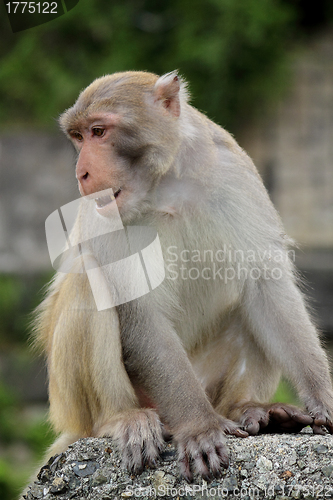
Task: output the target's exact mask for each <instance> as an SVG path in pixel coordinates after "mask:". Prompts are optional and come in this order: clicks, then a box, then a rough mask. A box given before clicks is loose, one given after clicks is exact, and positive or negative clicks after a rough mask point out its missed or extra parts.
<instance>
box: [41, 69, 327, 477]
mask: <svg viewBox="0 0 333 500" xmlns="http://www.w3.org/2000/svg"><path fill="white" fill-rule="evenodd" d="M60 125H61V128H62V130H63V131H64V132H65V133H66V134H67V136H68V137H69V139H70V140H71V142H72V143H73V144H74V147H75V149H76V151H77V162H76V177H77V180H78V186H79V190H80V193H81V195H82V196H83V197H88V198H89V197H90V199H91V198H96V202H95V201H94V202H93V206H94V208H93V210H90V212H89V213H88V211H87V212H86V213H85V211H84V210H81V212H80V213H79V215H78V217H77V220H76V222H75V225H74V228H73V234H79V235H81V240H82V238H83V239H86V240H89V228H92V227H93V228H98V227H99V225H100V224H104V222H105V221H107V220H108V219H110V220H111V219H112V217H113V215H112V214H113V212H114V210H115V209H117V210H118V211H119V215H120V217H121V220H122V223H123V224H124V226H125V228H126V227H129V226H131V227H132V226H140V227H150V228H154V230H156V231H157V234H158V237H159V240H160V244H161V248H162V251H163V257H164V263H165V273H166V276H165V279H164V280H163V282H162V283H161V284H160V285H159V286H157V287H156V288H155V289H153V290H151V291H150V293H147V294H146V295H143V296H141V297H139V298H136V299H134V300H130V301H127V302H125V303H122V304H118V305H116V306H115V307H110V308H105V309H103V310H98V309H97V307H96V303H95V301H94V296H93V293H92V290H91V287H90V283H89V280H88V277H87V273H82V272H76V270H75V263H73V268H72V269H69V270H67V271H66V272H58V273H57V275H56V277H55V279H54V281H53V283H52V284H51V285H50V288H49V291H48V294H47V297H46V298H45V300H44V302H43V303H42V304H41V306H40V307H39V311H38V318H37V320H36V338H37V342H39V343H40V345H41V346H42V347H43V349H44V351H45V353H46V355H47V361H48V373H49V394H50V418H51V422H52V423H53V425H54V427H55V429H56V431H57V432H59V433H60V436H59V437H58V439H57V440H56V442H55V443H54V445H53V446H52V447H51V449H50V450H49V453H50V455H51V454H55V453H59V452H61V451H63V450H64V449H66V447H67V446H68V445H69V444H70V443H72V442H74V441H75V440H77V439H78V438H81V437H86V436H96V437H99V436H111V437H112V438H113V439H114V440H115V442H116V444H117V447H118V449H119V452H120V454H121V456H122V460H123V464H124V466H125V467H127V468H128V469H129V470H130V471H131V472H133V473H139V472H140V471H142V470H143V468H144V467H145V466H153V465H154V464H155V463H156V460H157V459H158V457H159V453H160V451H161V449H162V446H163V442H164V438H166V436H167V435H168V436H172V439H173V440H174V442H175V443H176V446H177V449H178V456H179V466H180V472H181V474H182V476H183V477H184V478H185V479H187V480H188V481H191V480H193V476H194V474H198V475H200V476H202V477H203V478H205V479H210V478H212V477H219V476H220V474H221V471H222V470H223V468H226V467H228V453H227V449H226V444H225V437H224V436H225V434H232V435H235V436H239V437H246V436H248V435H249V434H250V435H254V434H258V433H259V432H298V431H299V430H300V429H302V428H303V427H304V426H307V425H310V426H311V427H312V429H313V432H314V433H317V434H321V433H325V432H329V433H333V423H332V417H333V392H332V386H331V381H330V374H329V368H328V362H327V358H326V355H325V354H324V351H323V350H322V348H321V346H320V342H319V339H318V334H317V331H316V329H315V327H314V325H313V324H312V322H311V320H310V318H309V314H308V312H307V310H306V307H305V305H304V300H303V297H302V295H301V293H300V291H299V289H298V287H297V285H296V283H295V281H296V280H295V277H294V271H293V263H292V262H291V259H290V258H289V252H290V251H289V247H290V245H291V244H292V241H291V240H290V239H288V237H287V236H286V235H285V233H284V230H283V228H282V225H281V221H280V219H279V216H278V214H277V212H276V211H275V209H274V207H273V205H272V203H271V201H270V200H269V197H268V195H267V192H266V190H265V188H264V186H263V183H262V181H261V178H260V176H259V174H258V173H257V171H256V169H255V167H254V165H253V163H252V161H251V160H250V158H249V157H248V156H247V155H246V153H245V152H244V151H243V150H242V149H241V148H240V146H239V145H238V144H237V143H236V141H235V140H234V139H233V138H232V136H231V135H230V134H229V133H228V132H226V131H225V130H224V129H222V128H221V127H219V126H218V125H216V124H215V123H213V122H212V121H210V120H209V119H208V118H207V117H206V116H204V115H203V114H201V113H200V112H199V111H197V110H196V109H195V108H193V107H192V106H190V104H189V103H188V94H187V90H186V83H185V82H184V81H183V80H182V79H181V78H180V77H179V76H178V75H177V73H176V72H173V73H169V74H166V75H164V76H162V77H158V76H156V75H154V74H151V73H146V72H124V73H116V74H113V75H108V76H104V77H102V78H98V79H97V80H95V81H94V82H93V83H92V84H91V85H89V86H88V87H87V88H86V89H85V90H84V91H83V92H82V93H81V94H80V96H79V97H78V99H77V101H76V103H75V104H74V105H73V107H71V108H70V109H68V110H67V111H66V112H65V113H64V114H63V115H62V116H61V117H60ZM110 189H111V190H112V193H113V196H109V197H108V196H99V195H97V194H95V193H99V192H100V191H105V190H110ZM118 236H119V235H118V233H117V232H114V233H110V235H109V237H108V236H106V237H105V238H102V239H98V238H95V239H90V240H89V241H87V244H86V249H85V252H86V253H87V254H89V256H90V257H91V258H92V259H95V262H97V264H98V265H99V264H100V265H101V266H102V263H105V262H106V261H107V259H108V255H109V254H108V249H109V248H111V247H113V248H116V247H117V246H118V245H117V241H118V240H117V238H118ZM108 238H109V239H108ZM119 258H120V257H119V256H118V257H117V259H118V260H119ZM100 269H101V276H102V278H101V279H102V281H103V287H104V289H103V290H105V291H107V290H108V289H111V287H112V286H113V276H112V273H111V272H110V271H109V268H108V267H107V266H104V267H101V268H100ZM102 281H101V287H102ZM103 294H104V292H103V293H102V295H103ZM282 374H283V375H284V376H285V377H287V379H289V380H290V381H291V382H292V384H293V385H294V386H295V388H296V390H297V392H298V395H299V397H300V399H301V401H302V402H303V403H304V410H302V409H299V408H297V407H294V406H290V405H288V404H284V403H274V404H273V403H270V402H269V401H270V399H271V398H272V396H273V395H274V392H275V390H276V388H277V385H278V382H279V380H280V376H281V375H282Z"/></svg>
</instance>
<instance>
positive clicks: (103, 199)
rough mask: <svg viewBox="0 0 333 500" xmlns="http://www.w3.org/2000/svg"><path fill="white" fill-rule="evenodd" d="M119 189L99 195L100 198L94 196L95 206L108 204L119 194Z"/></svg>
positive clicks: (99, 206)
mask: <svg viewBox="0 0 333 500" xmlns="http://www.w3.org/2000/svg"><path fill="white" fill-rule="evenodd" d="M120 191H121V188H119V189H117V191H116V192H115V193H114V194H110V195H107V196H101V197H100V198H95V202H96V205H97V208H104V207H106V205H109V204H110V203H112V202H113V201H114V200H115V199H116V198H117V197H118V195H119V193H120Z"/></svg>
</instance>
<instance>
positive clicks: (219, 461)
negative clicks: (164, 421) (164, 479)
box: [175, 417, 248, 483]
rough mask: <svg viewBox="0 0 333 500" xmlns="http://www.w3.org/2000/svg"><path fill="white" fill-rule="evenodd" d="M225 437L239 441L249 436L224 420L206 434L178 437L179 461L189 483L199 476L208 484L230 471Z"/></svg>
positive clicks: (197, 433) (197, 432)
mask: <svg viewBox="0 0 333 500" xmlns="http://www.w3.org/2000/svg"><path fill="white" fill-rule="evenodd" d="M225 434H232V435H234V436H238V437H246V436H248V433H247V432H244V431H243V430H242V429H240V428H239V426H238V425H237V424H235V422H232V421H231V420H227V419H225V418H222V417H218V419H215V422H213V423H212V424H211V425H209V423H207V426H206V428H205V430H203V431H201V432H200V431H198V429H197V428H196V429H194V430H193V431H192V432H191V429H186V428H185V429H183V431H182V432H181V433H176V435H175V438H176V441H177V443H178V461H179V468H180V473H181V475H182V476H183V477H184V478H185V479H186V481H187V482H189V483H191V482H192V481H193V475H194V474H199V475H200V476H202V477H203V479H205V480H206V481H211V480H212V479H213V477H215V478H219V477H220V476H221V474H222V470H223V469H226V468H228V466H229V458H228V451H227V448H226V446H225V439H224V436H225Z"/></svg>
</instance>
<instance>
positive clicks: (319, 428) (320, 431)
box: [312, 424, 327, 436]
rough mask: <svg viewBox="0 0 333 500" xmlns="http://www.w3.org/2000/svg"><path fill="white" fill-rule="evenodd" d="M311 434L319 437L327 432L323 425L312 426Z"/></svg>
mask: <svg viewBox="0 0 333 500" xmlns="http://www.w3.org/2000/svg"><path fill="white" fill-rule="evenodd" d="M312 431H313V434H320V435H321V436H325V435H326V434H327V431H326V429H325V427H324V426H323V425H315V424H313V425H312Z"/></svg>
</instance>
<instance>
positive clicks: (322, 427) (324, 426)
mask: <svg viewBox="0 0 333 500" xmlns="http://www.w3.org/2000/svg"><path fill="white" fill-rule="evenodd" d="M309 415H310V416H311V417H312V424H311V427H312V430H313V433H314V434H322V435H323V434H327V431H328V432H329V433H330V434H333V423H332V412H329V411H328V410H327V409H326V408H325V407H324V406H323V405H322V404H321V403H319V404H313V405H311V408H309Z"/></svg>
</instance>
